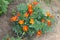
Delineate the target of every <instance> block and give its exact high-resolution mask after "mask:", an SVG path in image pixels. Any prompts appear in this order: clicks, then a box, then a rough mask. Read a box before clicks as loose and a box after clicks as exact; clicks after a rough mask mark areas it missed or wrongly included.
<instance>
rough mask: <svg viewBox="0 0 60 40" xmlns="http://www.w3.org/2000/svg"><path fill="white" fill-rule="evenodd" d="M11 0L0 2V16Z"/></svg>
mask: <svg viewBox="0 0 60 40" xmlns="http://www.w3.org/2000/svg"><path fill="white" fill-rule="evenodd" d="M10 2H11V0H0V16H1V15H2V14H4V13H6V12H7V8H8V4H9V3H10Z"/></svg>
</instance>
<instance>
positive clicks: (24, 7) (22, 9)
mask: <svg viewBox="0 0 60 40" xmlns="http://www.w3.org/2000/svg"><path fill="white" fill-rule="evenodd" d="M17 9H18V11H19V12H20V13H22V14H24V13H26V11H27V9H28V6H27V5H26V4H24V3H22V4H19V5H18V6H17Z"/></svg>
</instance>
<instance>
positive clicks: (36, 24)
mask: <svg viewBox="0 0 60 40" xmlns="http://www.w3.org/2000/svg"><path fill="white" fill-rule="evenodd" d="M31 5H32V4H31ZM32 6H33V8H32V10H33V12H32V15H30V13H29V11H28V10H29V8H28V5H27V4H23V3H22V4H20V5H18V6H17V10H18V12H19V14H20V16H17V17H18V19H17V20H16V21H13V20H14V18H13V17H12V18H13V20H12V21H13V27H12V31H14V32H15V33H16V34H17V36H20V37H21V38H22V37H25V36H30V37H32V36H33V35H35V34H37V32H38V31H39V30H41V31H42V34H44V33H47V32H49V31H51V29H52V27H51V25H52V24H53V23H54V19H53V18H51V17H50V16H51V15H50V12H48V14H47V13H46V12H45V11H44V9H43V8H41V7H40V5H39V4H37V5H32ZM26 12H27V13H28V14H29V15H28V17H27V18H26V17H25V16H24V14H26ZM26 15H27V14H26ZM46 15H47V16H46ZM15 16H16V15H15ZM15 19H16V18H15ZM31 19H32V21H30V20H31ZM42 19H44V20H43V21H44V22H42ZM20 20H24V21H23V22H24V23H23V22H19V21H20ZM49 20H50V21H49ZM48 21H49V23H48ZM30 22H31V23H30ZM19 23H23V24H19ZM50 23H51V25H50ZM25 25H27V26H28V30H27V31H24V28H23V27H24V26H25ZM25 29H27V27H26V28H25Z"/></svg>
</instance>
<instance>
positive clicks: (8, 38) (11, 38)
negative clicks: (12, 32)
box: [2, 35, 22, 40]
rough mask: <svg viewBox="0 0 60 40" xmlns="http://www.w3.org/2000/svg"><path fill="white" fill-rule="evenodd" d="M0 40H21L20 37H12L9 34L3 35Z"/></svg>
mask: <svg viewBox="0 0 60 40" xmlns="http://www.w3.org/2000/svg"><path fill="white" fill-rule="evenodd" d="M2 40H22V39H21V38H20V37H17V38H14V37H10V36H9V35H7V36H5V37H4V38H3V39H2Z"/></svg>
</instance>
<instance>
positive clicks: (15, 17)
mask: <svg viewBox="0 0 60 40" xmlns="http://www.w3.org/2000/svg"><path fill="white" fill-rule="evenodd" d="M17 19H18V17H17V16H14V17H12V18H11V19H10V20H11V21H16V20H17Z"/></svg>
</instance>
